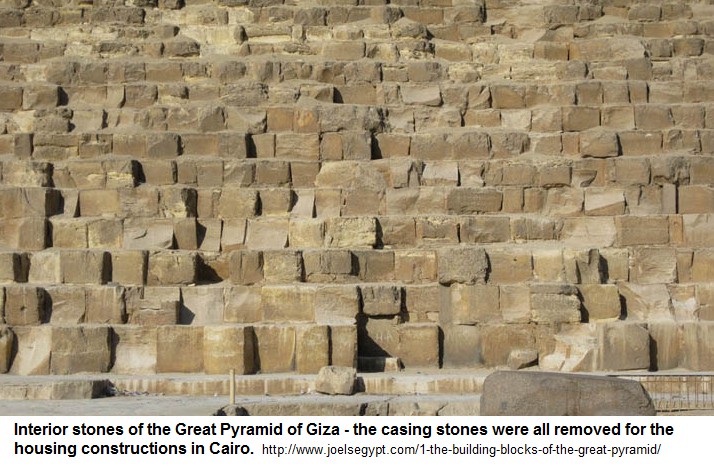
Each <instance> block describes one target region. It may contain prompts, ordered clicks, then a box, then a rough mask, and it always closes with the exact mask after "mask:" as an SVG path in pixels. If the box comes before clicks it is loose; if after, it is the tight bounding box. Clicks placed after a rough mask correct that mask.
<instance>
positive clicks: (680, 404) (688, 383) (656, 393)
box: [622, 374, 714, 411]
mask: <svg viewBox="0 0 714 474" xmlns="http://www.w3.org/2000/svg"><path fill="white" fill-rule="evenodd" d="M622 378H626V379H630V380H636V381H638V382H640V383H641V384H642V386H643V387H644V388H645V390H647V392H648V393H649V394H650V397H651V398H652V401H653V402H654V404H655V409H656V410H657V411H682V410H714V375H693V374H686V375H632V376H631V375H627V376H623V377H622Z"/></svg>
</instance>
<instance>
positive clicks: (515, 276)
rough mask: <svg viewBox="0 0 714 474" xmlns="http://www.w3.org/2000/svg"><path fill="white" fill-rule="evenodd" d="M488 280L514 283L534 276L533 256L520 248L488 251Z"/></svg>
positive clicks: (490, 281)
mask: <svg viewBox="0 0 714 474" xmlns="http://www.w3.org/2000/svg"><path fill="white" fill-rule="evenodd" d="M488 268H489V275H488V282H489V283H493V284H502V283H506V284H512V283H522V282H527V281H529V280H531V279H532V278H533V256H532V255H531V252H530V251H527V250H519V249H493V250H489V252H488Z"/></svg>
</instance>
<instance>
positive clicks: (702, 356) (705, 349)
mask: <svg viewBox="0 0 714 474" xmlns="http://www.w3.org/2000/svg"><path fill="white" fill-rule="evenodd" d="M713 340H714V323H711V322H699V323H684V324H683V325H682V346H681V348H682V367H684V368H687V369H690V370H707V371H708V370H711V368H712V367H714V350H713V349H712V348H713V347H714V344H713V343H712V341H713Z"/></svg>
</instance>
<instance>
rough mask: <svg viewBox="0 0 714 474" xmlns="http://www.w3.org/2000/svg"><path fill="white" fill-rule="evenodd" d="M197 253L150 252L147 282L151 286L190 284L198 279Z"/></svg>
mask: <svg viewBox="0 0 714 474" xmlns="http://www.w3.org/2000/svg"><path fill="white" fill-rule="evenodd" d="M197 265H198V259H197V257H196V254H195V253H187V252H180V251H173V252H172V251H158V252H150V253H149V264H148V271H147V276H146V284H147V285H149V286H165V285H189V284H191V283H194V282H195V281H196V268H197Z"/></svg>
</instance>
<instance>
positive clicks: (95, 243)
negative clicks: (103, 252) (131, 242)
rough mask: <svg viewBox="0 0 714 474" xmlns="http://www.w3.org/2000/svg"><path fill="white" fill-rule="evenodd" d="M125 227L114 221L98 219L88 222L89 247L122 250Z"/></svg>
mask: <svg viewBox="0 0 714 474" xmlns="http://www.w3.org/2000/svg"><path fill="white" fill-rule="evenodd" d="M122 233H123V226H122V222H121V221H119V220H114V219H96V220H90V221H89V222H87V247H89V248H106V247H110V248H121V246H122V245H123V240H122Z"/></svg>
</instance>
